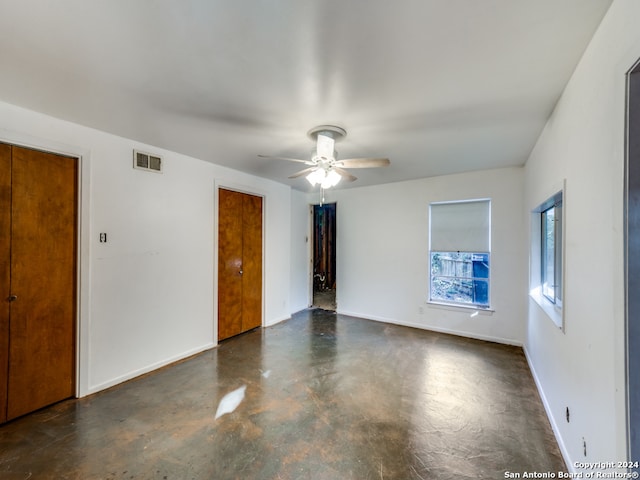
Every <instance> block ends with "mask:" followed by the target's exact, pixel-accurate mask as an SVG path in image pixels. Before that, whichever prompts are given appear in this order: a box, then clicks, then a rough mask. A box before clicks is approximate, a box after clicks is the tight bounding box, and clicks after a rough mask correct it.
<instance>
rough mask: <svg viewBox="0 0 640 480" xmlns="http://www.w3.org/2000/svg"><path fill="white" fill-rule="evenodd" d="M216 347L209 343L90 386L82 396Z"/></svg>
mask: <svg viewBox="0 0 640 480" xmlns="http://www.w3.org/2000/svg"><path fill="white" fill-rule="evenodd" d="M215 346H216V345H214V343H213V342H208V343H206V344H204V345H201V346H199V347H196V348H192V349H190V350H187V351H186V352H182V353H180V354H178V355H174V356H172V357H170V358H167V359H165V360H162V361H160V362H156V363H153V364H151V365H147V366H146V367H143V368H139V369H137V370H133V371H131V372H129V373H126V374H124V375H120V376H119V377H116V378H113V379H111V380H108V381H106V382H102V383H100V384H98V385H90V386H89V388H88V390H87V392H85V393H84V394H83V395H81V397H85V396H87V395H91V394H93V393H98V392H100V391H102V390H106V389H107V388H110V387H114V386H116V385H118V384H120V383H124V382H126V381H128V380H132V379H134V378H136V377H139V376H140V375H144V374H145V373H149V372H153V371H154V370H157V369H159V368H162V367H166V366H167V365H170V364H172V363H175V362H178V361H180V360H184V359H185V358H189V357H191V356H193V355H196V354H198V353H202V352H205V351H207V350H210V349H212V348H214V347H215Z"/></svg>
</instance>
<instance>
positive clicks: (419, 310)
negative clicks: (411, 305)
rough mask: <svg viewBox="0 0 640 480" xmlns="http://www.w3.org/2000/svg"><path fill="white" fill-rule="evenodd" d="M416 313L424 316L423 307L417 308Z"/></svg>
mask: <svg viewBox="0 0 640 480" xmlns="http://www.w3.org/2000/svg"><path fill="white" fill-rule="evenodd" d="M418 313H419V314H420V315H423V314H424V307H423V306H422V305H420V306H419V307H418Z"/></svg>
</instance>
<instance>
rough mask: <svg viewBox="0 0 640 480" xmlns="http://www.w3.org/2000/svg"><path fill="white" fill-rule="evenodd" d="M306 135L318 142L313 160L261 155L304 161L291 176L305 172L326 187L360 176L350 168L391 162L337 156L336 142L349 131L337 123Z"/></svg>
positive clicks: (298, 175)
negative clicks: (303, 165)
mask: <svg viewBox="0 0 640 480" xmlns="http://www.w3.org/2000/svg"><path fill="white" fill-rule="evenodd" d="M307 135H308V136H309V137H310V138H311V139H312V140H314V141H315V142H316V148H315V149H314V151H313V153H312V157H311V160H300V159H298V158H286V157H271V156H268V155H258V156H259V157H261V158H274V159H278V160H288V161H290V162H298V163H304V164H305V165H307V168H305V169H304V170H300V171H299V172H296V173H294V174H293V175H290V176H289V178H298V177H302V176H305V177H306V179H307V180H308V181H309V183H311V185H312V186H314V187H315V186H316V185H320V187H321V188H322V189H323V190H324V189H327V188H331V187H335V186H336V185H337V184H338V182H340V180H341V179H343V178H344V179H345V180H346V181H347V182H353V181H354V180H357V178H356V177H355V176H353V175H351V174H350V173H349V172H347V170H346V169H347V168H374V167H386V166H388V165H389V164H390V163H391V162H390V161H389V159H388V158H346V159H344V160H338V159H336V155H337V152H336V151H335V148H334V147H335V142H336V141H338V140H341V139H342V138H344V137H345V136H346V135H347V131H346V130H345V129H344V128H341V127H337V126H335V125H319V126H317V127H314V128H312V129H311V130H309V131H308V132H307Z"/></svg>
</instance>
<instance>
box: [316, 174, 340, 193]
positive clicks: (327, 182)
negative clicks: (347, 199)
mask: <svg viewBox="0 0 640 480" xmlns="http://www.w3.org/2000/svg"><path fill="white" fill-rule="evenodd" d="M341 178H342V177H341V176H340V174H338V172H336V171H335V170H329V171H328V172H327V174H326V176H325V177H324V180H323V181H322V183H321V184H320V186H321V187H322V188H324V189H327V188H331V187H335V186H336V185H338V183H340V179H341Z"/></svg>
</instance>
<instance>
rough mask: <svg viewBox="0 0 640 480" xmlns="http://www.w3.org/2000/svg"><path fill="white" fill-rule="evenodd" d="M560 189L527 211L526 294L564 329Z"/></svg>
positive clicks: (561, 193) (561, 191) (561, 194)
mask: <svg viewBox="0 0 640 480" xmlns="http://www.w3.org/2000/svg"><path fill="white" fill-rule="evenodd" d="M563 197H564V186H563V188H562V190H560V191H559V192H557V193H556V194H555V195H553V196H551V197H550V198H548V199H547V200H546V201H544V202H542V203H541V204H540V205H538V206H537V207H536V208H534V209H533V211H532V212H531V251H530V252H531V254H530V260H531V263H530V268H529V272H530V277H529V295H530V296H531V298H532V299H533V300H534V301H535V302H536V303H537V304H538V305H539V306H540V308H542V310H543V311H544V312H545V313H546V314H547V316H548V317H549V318H550V319H551V320H552V321H553V322H554V323H555V324H556V326H557V327H558V328H560V329H563V328H564V315H563V309H562V302H563V298H564V287H563V284H564V278H563V255H564V246H563V238H562V230H563V225H562V223H563V216H564V215H563V210H564V209H563Z"/></svg>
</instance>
